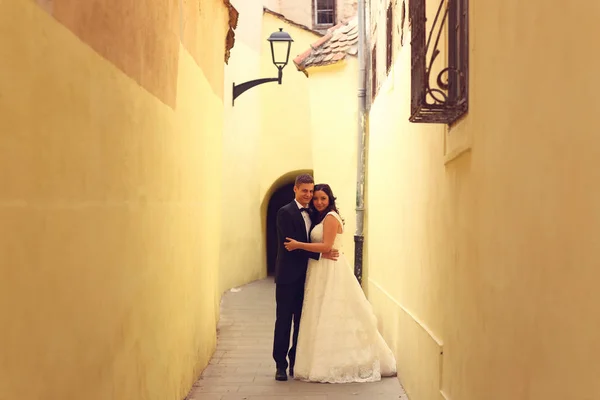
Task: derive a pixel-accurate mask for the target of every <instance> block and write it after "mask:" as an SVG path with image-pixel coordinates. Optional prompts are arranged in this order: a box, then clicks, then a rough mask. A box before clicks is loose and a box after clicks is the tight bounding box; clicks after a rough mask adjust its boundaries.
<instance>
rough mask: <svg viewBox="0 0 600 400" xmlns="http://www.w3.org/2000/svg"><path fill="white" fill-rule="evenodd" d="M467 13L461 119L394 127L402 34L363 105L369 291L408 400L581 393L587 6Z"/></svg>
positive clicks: (585, 357) (589, 329)
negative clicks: (465, 109)
mask: <svg viewBox="0 0 600 400" xmlns="http://www.w3.org/2000/svg"><path fill="white" fill-rule="evenodd" d="M435 5H437V3H435V2H428V6H430V8H431V7H433V6H435ZM469 13H470V24H471V25H470V28H471V34H470V48H471V52H470V57H471V58H470V89H471V90H470V106H469V113H468V115H467V117H466V118H465V119H464V120H463V121H462V122H460V123H459V124H457V125H456V126H455V127H453V128H452V129H451V130H450V132H449V133H448V134H446V133H445V129H444V127H443V126H436V125H429V124H411V123H409V122H408V117H409V107H410V65H411V64H410V47H409V46H408V45H405V46H404V47H403V48H402V49H401V50H400V51H399V52H398V54H397V59H396V62H395V65H394V68H393V73H392V75H391V76H390V77H389V78H388V80H387V81H386V82H384V84H383V86H382V89H381V91H380V93H379V95H378V97H377V98H376V100H375V103H374V104H373V107H372V110H371V113H370V138H369V141H370V145H369V157H368V160H369V163H368V227H367V228H368V237H367V247H368V255H369V257H368V274H369V282H368V285H369V297H370V300H371V301H372V303H373V304H374V308H375V310H376V312H377V314H378V317H379V320H380V324H381V327H382V330H383V333H384V336H385V337H386V339H388V341H389V342H390V344H392V346H393V348H394V349H395V352H396V355H397V357H398V364H399V376H400V379H401V381H402V383H403V384H404V386H405V388H406V390H407V392H408V394H409V397H410V398H411V400H441V399H442V398H444V397H443V396H442V393H445V398H446V399H450V400H481V399H485V400H500V399H531V400H538V399H540V400H541V399H547V398H551V397H554V398H565V399H573V400H576V399H577V400H579V399H590V400H591V399H596V398H598V397H600V383H598V380H597V379H596V378H597V376H598V375H600V367H599V365H598V363H597V361H596V360H597V358H598V356H600V348H598V346H597V340H596V337H597V336H598V335H599V334H600V320H599V319H598V317H597V314H598V313H597V312H595V307H596V304H598V303H600V293H599V292H598V291H597V290H596V287H595V286H596V282H597V281H598V280H599V278H600V272H598V268H597V266H598V264H599V263H600V250H599V249H600V247H599V246H598V245H599V243H598V239H597V238H598V237H600V213H599V208H598V204H600V190H599V189H598V185H597V184H596V183H597V182H598V180H599V178H600V176H599V172H598V168H597V166H596V161H597V159H598V156H600V151H599V150H598V149H600V140H599V139H597V137H596V135H595V132H596V130H597V129H596V128H597V121H596V117H595V112H596V110H597V108H598V106H599V105H600V104H599V103H598V100H597V96H596V95H595V93H596V92H597V91H598V89H600V84H599V83H598V80H597V78H596V71H597V70H598V68H599V67H600V59H598V57H595V56H593V54H595V52H594V50H596V48H597V47H598V45H597V44H594V43H591V42H589V41H584V40H579V38H582V37H592V36H594V35H596V28H595V25H596V24H595V21H596V20H597V18H598V17H600V9H599V7H598V5H597V4H593V3H586V4H583V3H564V4H563V5H562V6H561V7H560V8H556V7H547V4H546V3H544V2H542V1H540V0H534V1H530V2H522V1H518V0H507V1H504V2H500V3H494V4H485V5H484V4H483V3H477V2H472V3H471V4H470V10H469ZM557 26H561V27H562V28H563V30H562V32H563V33H562V34H560V35H556V27H557ZM406 33H407V34H408V32H406ZM548 38H552V39H551V40H549V39H548ZM405 43H407V44H408V43H410V37H405ZM442 352H443V354H441V353H442ZM440 390H441V392H440Z"/></svg>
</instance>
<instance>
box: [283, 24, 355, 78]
mask: <svg viewBox="0 0 600 400" xmlns="http://www.w3.org/2000/svg"><path fill="white" fill-rule="evenodd" d="M357 50H358V18H357V17H356V16H355V17H353V18H351V19H349V20H348V21H345V22H341V23H339V24H337V25H336V26H333V27H331V28H329V29H328V30H327V33H326V34H325V36H323V37H322V38H320V39H319V40H317V41H316V42H314V43H313V44H311V46H310V48H309V49H308V50H306V51H305V52H303V53H302V54H300V55H298V56H297V57H296V58H294V64H296V68H298V70H299V71H302V72H304V73H305V74H306V68H309V67H318V66H323V65H329V64H334V63H336V62H338V61H341V60H343V59H344V58H345V57H346V54H350V55H356V54H357Z"/></svg>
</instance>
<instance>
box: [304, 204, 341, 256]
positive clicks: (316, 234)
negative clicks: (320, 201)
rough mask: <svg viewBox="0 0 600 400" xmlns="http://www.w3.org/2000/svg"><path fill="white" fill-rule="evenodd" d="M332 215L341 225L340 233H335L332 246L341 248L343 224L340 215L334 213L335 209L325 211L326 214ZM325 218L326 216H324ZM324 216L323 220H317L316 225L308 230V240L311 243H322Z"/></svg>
mask: <svg viewBox="0 0 600 400" xmlns="http://www.w3.org/2000/svg"><path fill="white" fill-rule="evenodd" d="M330 214H331V215H333V216H334V217H335V218H336V219H337V220H338V221H339V223H340V225H341V227H342V233H338V234H337V235H335V241H334V242H333V247H334V248H335V249H338V250H341V248H342V247H341V246H342V236H343V235H344V233H343V232H344V224H343V222H342V217H340V216H339V214H338V213H336V212H335V211H330V212H328V213H327V215H330ZM325 218H327V217H325ZM325 218H323V221H321V222H319V223H318V224H317V225H315V227H314V228H313V230H312V231H311V232H310V241H311V242H312V243H323V222H324V221H325Z"/></svg>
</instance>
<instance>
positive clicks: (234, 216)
mask: <svg viewBox="0 0 600 400" xmlns="http://www.w3.org/2000/svg"><path fill="white" fill-rule="evenodd" d="M232 4H233V5H234V6H235V7H236V9H237V10H238V11H239V12H240V17H239V20H238V27H237V28H236V44H235V51H232V54H231V59H230V60H229V64H228V65H227V66H226V67H225V89H224V93H225V98H224V103H225V111H224V133H223V174H222V176H223V202H222V218H223V231H222V238H221V265H220V272H219V276H220V283H219V289H220V290H221V291H225V290H228V289H230V288H232V287H235V286H239V285H242V284H245V283H248V282H251V281H253V280H256V279H259V278H263V277H264V276H265V275H266V267H265V263H264V254H263V253H264V252H263V248H262V236H261V232H262V221H261V215H260V204H261V198H260V195H259V183H260V173H261V171H260V159H259V157H260V139H261V134H262V131H263V124H262V119H261V116H262V114H261V103H260V99H261V90H262V89H263V87H264V86H257V87H254V88H252V89H250V90H248V91H247V92H244V93H243V94H242V95H240V96H239V97H238V98H237V99H236V100H235V106H233V105H232V101H231V100H232V95H233V93H232V84H233V83H234V82H235V83H236V84H240V83H243V82H246V81H249V80H253V79H257V78H261V77H262V76H261V58H262V54H261V50H262V44H261V42H262V41H265V40H266V38H265V37H263V36H264V35H262V29H261V26H262V20H263V9H262V7H261V2H260V1H256V0H252V1H250V0H237V1H234V2H232Z"/></svg>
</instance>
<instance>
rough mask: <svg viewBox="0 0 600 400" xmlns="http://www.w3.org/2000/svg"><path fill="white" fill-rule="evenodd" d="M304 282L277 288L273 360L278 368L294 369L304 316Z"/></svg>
mask: <svg viewBox="0 0 600 400" xmlns="http://www.w3.org/2000/svg"><path fill="white" fill-rule="evenodd" d="M304 281H305V279H301V280H300V281H298V282H294V283H288V284H277V285H276V287H275V301H276V303H277V319H276V321H275V334H274V338H273V359H274V360H275V364H276V365H277V368H283V369H286V368H287V367H288V362H287V358H289V360H290V363H289V365H290V366H291V367H292V368H293V367H294V363H295V362H296V345H297V344H298V332H299V330H300V317H301V316H302V302H303V301H304ZM292 320H293V321H294V335H293V338H292V347H291V348H290V333H291V331H292Z"/></svg>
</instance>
